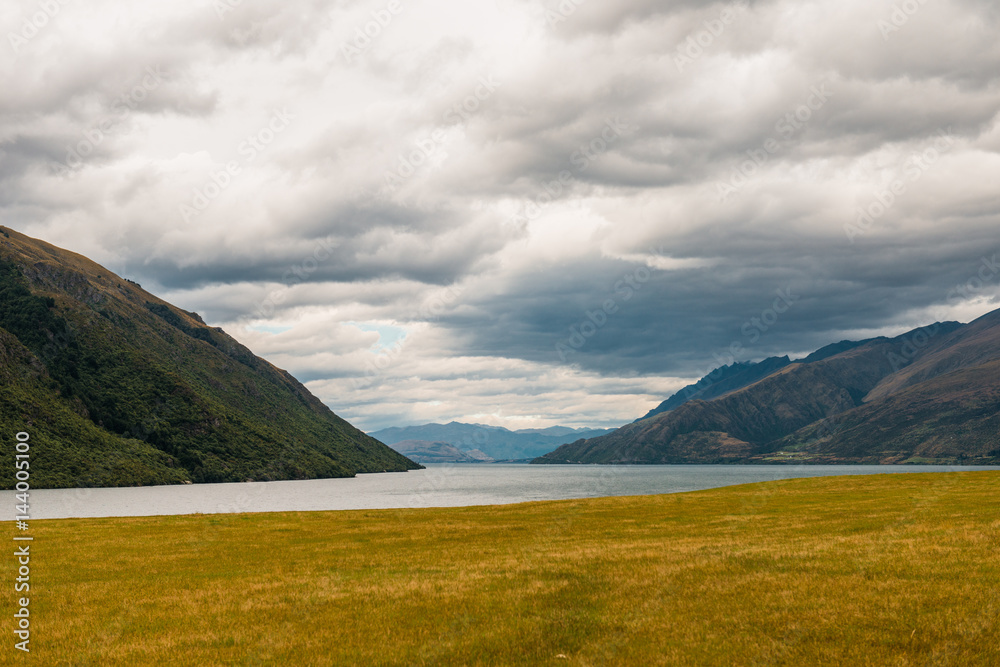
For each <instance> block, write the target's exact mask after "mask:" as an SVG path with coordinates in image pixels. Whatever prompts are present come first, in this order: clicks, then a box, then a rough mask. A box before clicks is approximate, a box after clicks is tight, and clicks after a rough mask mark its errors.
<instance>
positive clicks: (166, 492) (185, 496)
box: [0, 463, 1000, 521]
mask: <svg viewBox="0 0 1000 667" xmlns="http://www.w3.org/2000/svg"><path fill="white" fill-rule="evenodd" d="M959 470H1000V467H996V466H990V467H985V466H982V467H980V466H976V467H966V466H877V465H871V466H857V465H845V466H833V465H811V466H802V465H794V466H792V465H775V466H767V465H760V466H758V465H752V466H747V465H655V466H653V465H650V466H645V465H642V466H634V465H633V466H578V465H526V464H448V463H443V464H430V465H428V466H427V469H426V470H415V471H410V472H402V473H380V474H370V475H358V476H357V477H355V478H350V479H317V480H309V481H291V482H248V483H242V484H239V483H237V484H193V485H188V484H185V485H181V486H146V487H128V488H115V489H40V490H32V491H31V497H30V504H31V511H30V517H31V518H32V519H60V518H70V517H106V516H154V515H166V514H198V513H201V514H219V513H227V512H286V511H315V510H357V509H388V508H400V507H461V506H468V505H504V504H509V503H520V502H525V501H531V500H562V499H569V498H592V497H598V496H631V495H649V494H659V493H680V492H683V491H695V490H699V489H710V488H716V487H721V486H731V485H734V484H747V483H751V482H763V481H768V480H775V479H788V478H792V477H821V476H829V475H870V474H877V473H882V474H900V473H924V472H951V471H959ZM14 493H15V492H14V491H0V506H2V508H3V510H2V516H3V520H9V521H13V519H14V514H15V511H14V504H15V500H14Z"/></svg>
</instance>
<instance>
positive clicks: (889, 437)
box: [535, 311, 1000, 464]
mask: <svg viewBox="0 0 1000 667" xmlns="http://www.w3.org/2000/svg"><path fill="white" fill-rule="evenodd" d="M751 368H752V367H751ZM998 371H1000V311H995V312H993V313H990V314H988V315H985V316H983V317H982V318H979V319H978V320H976V321H975V322H972V323H970V324H966V325H962V324H959V323H957V322H944V323H936V324H934V325H930V326H927V327H921V328H919V329H915V330H913V331H911V332H909V333H907V334H904V335H902V336H898V337H895V338H885V337H880V338H873V339H869V340H865V341H857V342H849V341H844V342H841V343H837V344H835V345H833V346H828V347H827V348H823V349H822V350H819V351H817V352H815V353H813V354H812V355H809V356H808V357H806V358H805V359H802V360H800V361H796V362H793V363H790V364H788V365H785V366H783V367H781V368H779V369H778V370H776V371H774V372H773V373H771V374H769V375H767V376H766V377H764V378H762V379H760V380H758V381H756V382H754V383H752V384H747V385H746V386H744V387H741V388H739V389H736V390H734V391H730V392H729V393H725V394H723V395H721V396H718V397H716V398H714V399H711V400H698V399H694V400H687V401H685V402H683V403H681V404H679V405H678V406H677V407H675V408H673V409H672V410H669V411H667V412H663V413H661V414H658V415H655V416H653V417H651V418H648V419H643V420H640V421H638V422H634V423H632V424H629V425H627V426H624V427H622V428H621V429H618V430H617V431H615V432H613V433H611V434H608V435H606V436H602V437H598V438H592V439H589V440H579V441H576V442H574V443H571V444H568V445H564V446H562V447H560V448H558V449H556V450H555V451H553V452H550V453H549V454H547V455H545V456H543V457H540V458H539V459H536V461H535V462H536V463H749V462H791V461H795V462H804V463H834V462H835V463H957V462H963V463H976V464H985V463H1000V437H998V435H997V433H998V429H997V427H998V426H1000V372H998ZM729 373H730V375H735V374H734V373H732V369H729ZM699 384H702V383H699ZM695 386H698V385H695Z"/></svg>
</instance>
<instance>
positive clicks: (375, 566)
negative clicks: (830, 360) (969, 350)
mask: <svg viewBox="0 0 1000 667" xmlns="http://www.w3.org/2000/svg"><path fill="white" fill-rule="evenodd" d="M998 491H1000V473H997V472H971V473H970V472H963V473H945V474H926V473H924V474H913V475H882V476H872V477H826V478H817V479H796V480H786V481H781V482H771V483H765V484H754V485H748V486H741V487H731V488H726V489H716V490H711V491H702V492H696V493H687V494H678V495H668V496H650V497H631V498H601V499H593V500H580V501H560V502H543V503H530V504H524V505H515V506H504V507H479V508H459V509H433V510H383V511H354V512H313V513H280V514H255V515H246V514H243V515H237V514H233V515H221V516H219V515H216V516H211V515H209V516H202V515H196V516H183V517H165V518H138V519H97V520H94V519H87V520H61V521H44V522H34V523H33V526H32V532H33V533H34V534H35V536H36V539H35V542H34V546H33V547H32V551H33V558H32V566H33V567H32V592H31V598H32V602H31V609H32V621H33V624H32V630H33V632H32V641H31V646H32V653H31V655H30V656H23V655H18V653H20V652H17V651H14V650H13V642H14V640H13V639H12V635H11V634H10V633H9V632H7V633H5V634H6V636H7V637H8V639H7V643H8V646H6V647H4V648H3V649H2V650H0V655H2V656H3V657H2V661H3V663H4V664H14V663H15V662H26V661H27V660H26V658H27V659H28V660H30V661H31V662H34V663H35V664H39V665H146V664H148V665H217V664H240V665H272V664H289V665H588V666H597V665H813V664H827V665H900V666H905V665H956V666H958V665H998V664H1000V648H998V644H1000V642H998V639H1000V632H998V627H997V616H998V613H1000V555H998V546H1000V545H998V540H997V531H998V528H1000V512H998V509H1000V507H998V506H1000V500H998V498H1000V494H998ZM11 551H13V549H11ZM2 569H3V579H4V581H7V582H10V583H8V584H7V585H5V587H4V588H5V606H4V608H5V609H11V607H12V604H13V598H14V594H13V583H12V582H13V578H14V574H13V571H14V563H13V558H12V557H7V558H4V559H2ZM7 618H8V621H7V627H10V626H11V625H12V622H11V617H10V615H8V616H7ZM559 656H565V657H559Z"/></svg>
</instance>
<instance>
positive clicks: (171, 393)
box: [0, 229, 419, 488]
mask: <svg viewBox="0 0 1000 667" xmlns="http://www.w3.org/2000/svg"><path fill="white" fill-rule="evenodd" d="M0 345H2V347H3V354H4V359H3V360H4V368H3V370H2V371H0V373H2V378H3V383H2V385H0V410H2V412H0V417H2V426H3V429H4V432H6V433H8V434H9V437H12V436H13V434H14V433H15V432H17V431H27V432H28V433H29V434H30V435H31V442H32V454H33V459H32V461H33V462H32V468H31V480H32V486H33V487H36V488H37V487H41V486H88V485H102V486H118V485H132V484H157V483H172V482H180V481H185V480H191V481H194V482H226V481H244V480H248V479H253V480H278V479H310V478H318V477H342V476H351V475H354V474H356V473H359V472H381V471H383V470H386V471H393V470H396V471H401V470H407V469H413V468H416V467H419V466H417V464H414V463H413V462H412V461H410V460H408V459H406V458H405V457H404V456H402V455H400V454H398V453H397V452H394V451H393V450H391V449H389V448H388V447H386V446H385V445H383V444H382V443H381V442H379V441H377V440H375V439H374V438H372V437H370V436H367V435H365V434H364V433H362V432H361V431H359V430H357V429H355V428H354V427H353V426H351V425H350V424H348V423H347V422H346V421H344V420H343V419H341V418H339V417H337V416H336V415H335V414H334V413H333V412H331V411H330V409H329V408H327V407H326V406H325V405H324V404H323V403H322V402H321V401H319V400H318V399H317V398H316V397H314V396H313V395H312V394H310V393H309V391H308V390H306V388H305V387H303V386H302V385H301V384H300V383H299V382H298V381H296V380H295V378H293V377H292V376H290V375H289V374H288V373H286V372H284V371H282V370H280V369H277V368H275V367H274V366H272V365H271V364H269V363H268V362H266V361H264V360H262V359H259V358H258V357H256V356H254V355H253V354H252V353H251V352H250V351H249V350H248V349H247V348H245V347H243V346H242V345H240V344H239V343H238V342H236V341H235V340H234V339H232V338H231V337H229V336H228V335H226V334H225V332H223V331H222V330H221V329H214V328H211V327H208V326H207V325H205V323H204V322H202V321H201V318H200V317H198V316H197V315H196V314H194V313H188V312H185V311H183V310H181V309H179V308H176V307H175V306H172V305H170V304H168V303H166V302H165V301H163V300H161V299H158V298H157V297H155V296H153V295H151V294H149V293H147V292H145V291H144V290H142V289H141V288H140V287H139V286H138V285H136V284H134V283H131V282H129V281H125V280H122V279H120V278H118V277H117V276H115V275H114V274H112V273H111V272H109V271H108V270H107V269H105V268H103V267H101V266H99V265H98V264H95V263H94V262H91V261H90V260H88V259H86V258H85V257H82V256H80V255H77V254H75V253H70V252H68V251H65V250H61V249H59V248H56V247H54V246H51V245H49V244H46V243H43V242H41V241H37V240H34V239H30V238H29V237H26V236H23V235H21V234H18V233H16V232H14V231H12V230H9V229H6V230H3V236H2V237H0ZM0 467H2V472H0V484H2V485H3V486H4V487H5V488H10V487H11V485H12V483H13V480H12V472H13V464H12V459H11V452H10V448H4V450H3V453H2V455H0Z"/></svg>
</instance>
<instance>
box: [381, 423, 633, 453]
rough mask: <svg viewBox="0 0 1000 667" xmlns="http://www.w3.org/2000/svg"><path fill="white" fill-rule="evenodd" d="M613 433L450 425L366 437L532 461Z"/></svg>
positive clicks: (396, 428)
mask: <svg viewBox="0 0 1000 667" xmlns="http://www.w3.org/2000/svg"><path fill="white" fill-rule="evenodd" d="M613 430H614V429H587V428H570V427H568V426H551V427H549V428H545V429H523V430H517V431H511V430H510V429H506V428H503V427H501V426H487V425H485V424H463V423H461V422H450V423H448V424H421V425H419V426H391V427H389V428H384V429H381V430H379V431H372V432H371V433H369V435H370V436H372V437H373V438H375V439H377V440H380V441H381V442H384V443H385V444H387V445H389V446H392V445H394V444H396V443H399V442H403V441H406V440H416V441H423V442H433V443H446V444H448V445H451V446H453V447H457V448H458V449H460V450H462V451H465V452H468V451H470V450H473V449H478V450H481V451H482V452H484V453H485V454H486V455H487V456H489V457H491V458H493V459H496V460H498V461H509V460H515V459H531V458H535V457H537V456H541V455H542V454H545V453H546V452H550V451H552V450H553V449H555V448H556V447H558V446H559V445H563V444H565V443H567V442H574V441H576V440H579V439H580V438H594V437H597V436H600V435H605V434H607V433H610V432H611V431H613Z"/></svg>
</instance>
